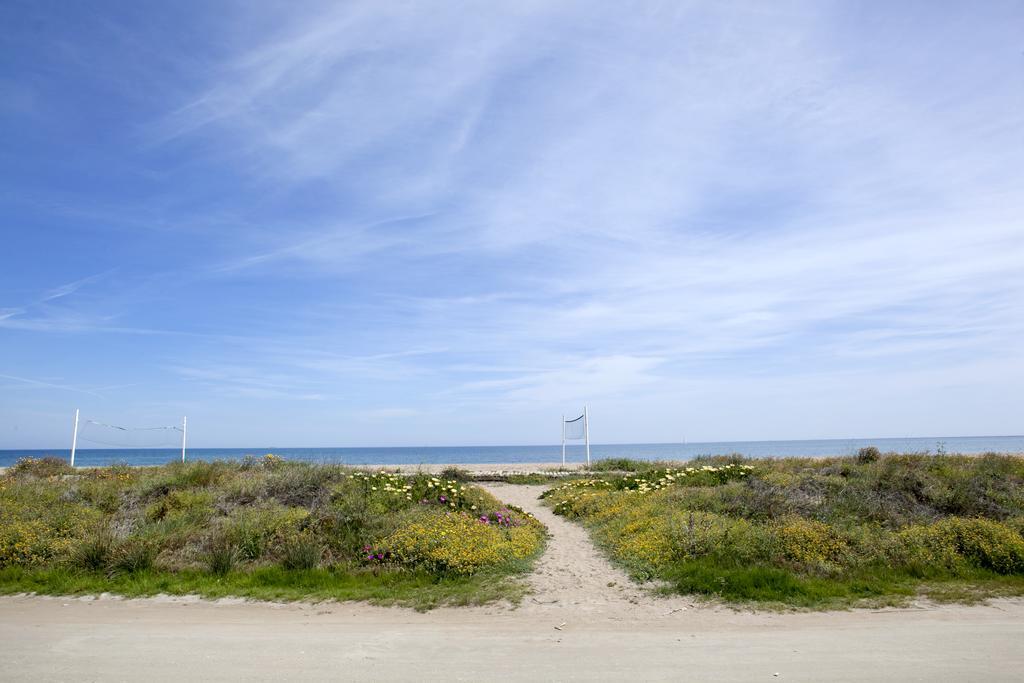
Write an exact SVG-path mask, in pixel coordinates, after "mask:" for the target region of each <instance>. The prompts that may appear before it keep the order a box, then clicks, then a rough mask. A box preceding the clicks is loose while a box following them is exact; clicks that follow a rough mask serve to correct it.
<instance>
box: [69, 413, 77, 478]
mask: <svg viewBox="0 0 1024 683" xmlns="http://www.w3.org/2000/svg"><path fill="white" fill-rule="evenodd" d="M77 446H78V408H75V431H74V432H72V434H71V466H72V467H74V466H75V448H76V447H77Z"/></svg>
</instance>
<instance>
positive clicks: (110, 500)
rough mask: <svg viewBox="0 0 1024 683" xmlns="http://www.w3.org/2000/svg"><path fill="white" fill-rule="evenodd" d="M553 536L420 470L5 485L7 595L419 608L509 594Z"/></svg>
mask: <svg viewBox="0 0 1024 683" xmlns="http://www.w3.org/2000/svg"><path fill="white" fill-rule="evenodd" d="M545 535H546V530H545V528H544V526H543V525H542V524H540V523H539V522H538V521H536V520H535V519H533V517H532V516H530V515H529V514H527V513H524V512H522V511H521V510H518V509H515V508H511V507H509V506H505V505H503V504H502V503H501V502H500V501H498V500H496V499H495V498H494V497H493V496H491V495H490V494H489V493H487V492H486V491H484V490H483V489H481V488H479V487H476V486H474V485H472V484H470V483H468V482H460V481H458V480H456V479H445V478H443V477H432V476H428V475H425V474H417V475H409V476H404V475H399V474H395V473H387V472H366V471H359V470H354V469H350V468H346V467H342V466H336V465H311V464H305V463H296V462H285V461H282V460H281V459H280V458H276V457H274V456H271V455H268V456H266V457H263V458H259V459H248V460H245V461H242V462H193V463H188V464H181V463H173V464H168V465H165V466H162V467H145V468H132V467H127V466H115V467H104V468H94V469H77V470H72V469H71V468H69V467H68V466H67V465H66V464H65V463H64V462H62V461H60V460H56V459H42V460H22V461H20V462H19V463H18V464H17V465H16V466H15V467H12V468H11V469H10V470H9V471H8V472H6V473H5V475H4V476H3V477H2V478H0V593H14V592H22V591H34V592H39V593H49V594H75V593H99V592H104V591H107V592H113V593H120V594H124V595H152V594H156V593H168V594H186V593H189V594H199V595H203V596H207V597H221V596H227V595H237V596H247V597H254V598H262V599H309V598H312V599H327V598H334V599H367V600H372V601H376V602H380V603H396V604H407V605H412V606H415V607H419V608H428V607H432V606H435V605H439V604H479V603H483V602H488V601H491V600H495V599H502V598H505V599H510V600H512V601H516V600H518V599H519V598H520V597H521V596H522V595H523V593H524V591H525V588H524V586H523V584H522V583H521V582H519V581H517V580H516V579H515V575H516V574H520V573H522V572H524V571H526V570H528V569H529V567H530V565H531V563H532V560H533V559H534V558H535V557H536V556H538V555H539V553H540V552H541V550H542V548H543V545H544V539H545Z"/></svg>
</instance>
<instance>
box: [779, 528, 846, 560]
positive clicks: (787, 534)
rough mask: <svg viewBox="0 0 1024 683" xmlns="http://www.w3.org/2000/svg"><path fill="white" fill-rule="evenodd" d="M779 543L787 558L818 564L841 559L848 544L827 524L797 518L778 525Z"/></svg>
mask: <svg viewBox="0 0 1024 683" xmlns="http://www.w3.org/2000/svg"><path fill="white" fill-rule="evenodd" d="M777 533H778V535H779V544H780V546H781V550H782V553H783V554H784V556H785V557H786V559H788V560H791V561H793V562H797V563H800V564H807V565H818V564H821V563H823V562H829V561H832V562H835V561H839V560H840V559H841V557H842V554H843V552H844V551H845V550H846V544H845V542H844V541H843V539H842V538H841V537H840V536H839V535H838V534H837V533H836V532H835V530H834V529H832V528H831V527H829V526H828V525H827V524H823V523H822V522H817V521H814V520H809V519H800V518H795V519H791V520H788V521H786V522H784V523H782V524H781V525H779V527H778V531H777Z"/></svg>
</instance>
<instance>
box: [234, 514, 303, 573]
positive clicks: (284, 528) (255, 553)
mask: <svg viewBox="0 0 1024 683" xmlns="http://www.w3.org/2000/svg"><path fill="white" fill-rule="evenodd" d="M308 517H309V511H307V510H304V509H301V508H286V507H282V506H280V505H268V506H265V507H257V508H241V509H239V510H237V511H236V512H235V513H234V516H233V517H232V519H231V520H230V522H229V524H228V527H227V529H226V530H225V534H226V535H227V536H228V538H229V540H230V541H231V542H232V543H233V544H234V545H235V546H236V547H237V548H238V553H239V556H240V558H243V559H247V560H257V559H259V558H260V557H262V556H263V554H264V553H265V552H266V550H267V546H268V545H269V544H270V542H271V540H272V539H273V538H274V537H275V536H278V535H283V534H287V533H289V532H291V531H293V530H295V529H297V528H298V526H299V524H301V523H302V522H303V521H304V520H306V519H307V518H308Z"/></svg>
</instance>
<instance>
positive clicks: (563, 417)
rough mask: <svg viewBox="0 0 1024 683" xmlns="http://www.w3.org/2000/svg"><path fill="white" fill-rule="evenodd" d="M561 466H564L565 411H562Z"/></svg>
mask: <svg viewBox="0 0 1024 683" xmlns="http://www.w3.org/2000/svg"><path fill="white" fill-rule="evenodd" d="M562 467H565V413H562Z"/></svg>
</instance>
